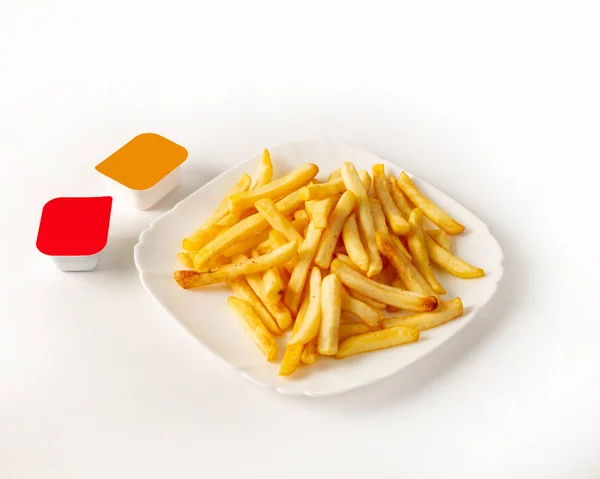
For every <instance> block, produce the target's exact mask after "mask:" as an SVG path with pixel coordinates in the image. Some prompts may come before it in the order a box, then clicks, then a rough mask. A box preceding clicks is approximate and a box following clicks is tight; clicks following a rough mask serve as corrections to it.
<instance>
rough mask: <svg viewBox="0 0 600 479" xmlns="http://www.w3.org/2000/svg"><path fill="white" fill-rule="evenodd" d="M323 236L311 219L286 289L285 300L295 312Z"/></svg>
mask: <svg viewBox="0 0 600 479" xmlns="http://www.w3.org/2000/svg"><path fill="white" fill-rule="evenodd" d="M320 238H321V230H319V229H317V228H316V227H315V225H314V222H313V221H311V222H310V224H309V226H308V231H307V233H306V238H304V241H303V242H302V245H301V246H300V249H299V250H298V261H297V262H296V266H295V267H294V270H293V271H292V273H291V276H290V281H289V283H288V286H287V289H286V291H285V296H284V302H285V304H286V305H287V306H288V308H290V309H291V310H292V312H293V313H294V314H295V313H296V312H297V311H298V307H299V305H300V300H301V298H302V291H303V290H304V285H305V283H306V278H307V276H308V270H309V269H310V265H311V263H312V260H313V258H314V256H315V251H316V250H317V246H318V244H319V239H320Z"/></svg>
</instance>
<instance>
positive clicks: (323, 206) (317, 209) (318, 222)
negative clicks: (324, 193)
mask: <svg viewBox="0 0 600 479" xmlns="http://www.w3.org/2000/svg"><path fill="white" fill-rule="evenodd" d="M339 199H340V197H339V196H337V195H336V196H330V197H328V198H325V199H323V200H319V201H317V202H316V203H315V204H314V205H313V207H312V219H313V221H314V222H315V226H316V227H317V228H319V229H320V230H323V229H325V228H326V227H327V220H328V219H329V215H330V213H331V210H333V208H334V207H335V205H336V204H337V202H338V200H339Z"/></svg>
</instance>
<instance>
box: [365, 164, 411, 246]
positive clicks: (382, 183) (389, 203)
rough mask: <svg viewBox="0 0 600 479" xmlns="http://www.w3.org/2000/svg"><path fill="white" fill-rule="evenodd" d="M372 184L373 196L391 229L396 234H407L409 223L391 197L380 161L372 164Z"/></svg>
mask: <svg viewBox="0 0 600 479" xmlns="http://www.w3.org/2000/svg"><path fill="white" fill-rule="evenodd" d="M373 186H374V188H375V196H376V197H377V199H378V200H379V201H380V203H381V206H382V207H383V212H384V213H385V217H386V219H387V221H388V224H389V225H390V228H391V230H392V231H393V232H394V234H397V235H407V234H408V233H409V232H410V225H409V224H408V222H407V221H406V219H404V217H403V216H402V213H401V212H400V210H399V209H398V207H397V206H396V203H395V202H394V199H393V198H392V195H391V193H390V188H389V185H388V179H387V176H385V169H384V166H383V164H381V163H378V164H376V165H373Z"/></svg>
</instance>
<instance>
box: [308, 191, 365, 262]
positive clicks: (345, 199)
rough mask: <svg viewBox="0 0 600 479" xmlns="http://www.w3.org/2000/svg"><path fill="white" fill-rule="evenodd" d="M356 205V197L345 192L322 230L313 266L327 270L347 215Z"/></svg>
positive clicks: (349, 192)
mask: <svg viewBox="0 0 600 479" xmlns="http://www.w3.org/2000/svg"><path fill="white" fill-rule="evenodd" d="M355 204H356V197H355V196H354V194H353V193H352V192H351V191H346V192H345V193H344V194H343V195H342V197H341V198H340V200H339V201H338V203H337V205H335V208H334V209H333V213H332V214H331V218H330V219H329V223H328V224H327V227H326V228H325V229H324V230H323V234H322V235H321V241H320V242H319V246H318V248H317V253H316V255H315V258H314V262H315V264H316V265H317V266H318V267H320V268H323V269H327V268H329V264H330V263H331V258H332V257H333V252H334V250H335V247H336V245H337V241H338V238H339V237H340V233H341V232H342V228H343V227H344V223H345V222H346V218H348V215H350V213H352V209H353V208H354V205H355Z"/></svg>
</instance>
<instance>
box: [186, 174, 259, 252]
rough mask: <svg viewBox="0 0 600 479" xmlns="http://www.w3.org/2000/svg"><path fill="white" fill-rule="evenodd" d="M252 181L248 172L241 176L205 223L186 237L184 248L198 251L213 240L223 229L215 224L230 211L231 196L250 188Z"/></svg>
mask: <svg viewBox="0 0 600 479" xmlns="http://www.w3.org/2000/svg"><path fill="white" fill-rule="evenodd" d="M251 181H252V180H251V179H250V176H248V175H247V174H246V173H244V174H243V175H242V176H241V177H240V179H239V180H238V181H237V183H236V184H235V185H234V186H233V188H231V190H229V193H228V194H227V196H226V197H225V198H223V200H221V203H219V206H217V209H216V210H215V211H213V213H212V214H211V215H210V216H209V217H208V219H207V220H206V221H205V222H204V224H203V225H202V226H201V227H200V228H199V229H197V230H196V231H195V232H194V233H193V234H192V235H190V236H187V237H186V238H184V240H183V243H182V247H183V249H184V250H187V251H198V250H199V249H200V248H202V247H203V246H205V245H206V244H207V243H208V242H209V241H211V240H212V238H214V237H215V236H216V235H217V234H218V233H219V232H220V231H221V230H222V228H217V227H216V226H215V224H216V223H217V222H218V221H220V220H221V219H223V218H224V217H225V216H226V215H227V213H229V210H228V207H227V205H228V202H229V199H228V198H229V196H230V195H233V194H237V193H241V192H245V191H246V190H248V188H250V182H251Z"/></svg>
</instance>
